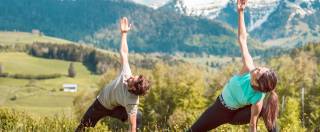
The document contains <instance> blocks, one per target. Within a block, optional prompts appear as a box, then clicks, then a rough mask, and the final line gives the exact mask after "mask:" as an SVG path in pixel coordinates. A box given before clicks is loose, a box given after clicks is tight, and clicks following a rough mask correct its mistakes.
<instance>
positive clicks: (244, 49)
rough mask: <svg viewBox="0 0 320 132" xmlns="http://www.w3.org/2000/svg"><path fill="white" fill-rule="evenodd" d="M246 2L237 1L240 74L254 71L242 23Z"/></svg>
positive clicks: (244, 26) (242, 0) (244, 27)
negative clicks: (240, 57)
mask: <svg viewBox="0 0 320 132" xmlns="http://www.w3.org/2000/svg"><path fill="white" fill-rule="evenodd" d="M246 4H247V0H237V8H238V42H239V44H240V49H241V54H242V62H243V67H242V70H241V72H240V74H243V73H246V72H248V71H250V70H253V69H254V64H253V59H252V57H251V55H250V53H249V50H248V45H247V32H246V25H245V22H244V8H245V6H246Z"/></svg>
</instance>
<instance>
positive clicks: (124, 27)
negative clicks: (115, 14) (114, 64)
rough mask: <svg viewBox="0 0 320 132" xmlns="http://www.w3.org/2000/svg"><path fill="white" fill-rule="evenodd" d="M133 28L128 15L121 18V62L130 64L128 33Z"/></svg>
mask: <svg viewBox="0 0 320 132" xmlns="http://www.w3.org/2000/svg"><path fill="white" fill-rule="evenodd" d="M130 29H131V24H130V25H129V22H128V19H127V18H126V17H124V18H121V19H120V31H121V46H120V57H121V64H122V65H125V64H128V63H129V62H128V54H129V50H128V44H127V33H128V31H130Z"/></svg>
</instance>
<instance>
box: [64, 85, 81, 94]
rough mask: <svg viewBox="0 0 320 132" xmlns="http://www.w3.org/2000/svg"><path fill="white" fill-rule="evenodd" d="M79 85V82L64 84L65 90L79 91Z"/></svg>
mask: <svg viewBox="0 0 320 132" xmlns="http://www.w3.org/2000/svg"><path fill="white" fill-rule="evenodd" d="M77 89H78V85H77V84H63V91H64V92H77Z"/></svg>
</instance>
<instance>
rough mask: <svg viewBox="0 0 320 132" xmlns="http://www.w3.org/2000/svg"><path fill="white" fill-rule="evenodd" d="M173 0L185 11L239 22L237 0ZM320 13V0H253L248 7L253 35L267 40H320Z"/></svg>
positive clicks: (215, 18) (191, 14) (284, 42)
mask: <svg viewBox="0 0 320 132" xmlns="http://www.w3.org/2000/svg"><path fill="white" fill-rule="evenodd" d="M173 4H174V7H175V10H176V11H177V12H180V13H182V14H184V15H188V16H201V17H206V18H209V19H212V20H219V21H222V22H226V23H228V24H229V25H230V26H232V27H236V26H237V12H236V0H197V1H195V0H176V1H174V3H173ZM319 17H320V0H249V1H248V5H247V10H246V22H247V26H248V31H249V32H250V35H251V36H253V37H255V38H257V39H259V40H261V41H262V42H267V43H268V42H269V40H279V41H276V42H274V41H271V42H269V43H281V44H286V43H291V44H292V42H291V40H292V41H294V44H298V43H304V42H305V40H308V41H320V18H319ZM284 40H286V41H284ZM298 40H299V41H298ZM294 44H292V45H294Z"/></svg>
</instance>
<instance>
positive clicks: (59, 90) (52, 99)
mask: <svg viewBox="0 0 320 132" xmlns="http://www.w3.org/2000/svg"><path fill="white" fill-rule="evenodd" d="M0 61H1V63H2V65H3V67H4V70H5V72H6V73H9V74H24V75H38V74H41V75H43V74H44V75H45V74H62V75H64V76H62V77H59V78H54V79H48V80H33V79H31V80H27V79H15V78H0V84H1V85H0V89H1V91H2V92H1V93H0V94H1V96H0V100H1V101H0V105H1V106H3V107H14V108H16V109H18V110H22V111H28V112H31V113H34V114H40V115H54V114H57V113H61V112H63V113H65V114H66V115H68V116H72V105H73V104H72V101H73V98H74V96H75V93H66V92H63V87H62V85H63V84H77V85H78V90H79V91H81V90H96V89H97V82H98V81H99V76H98V75H94V74H91V72H90V71H88V70H87V68H86V67H85V66H83V64H82V63H80V62H73V63H74V67H75V70H76V74H77V75H76V77H75V78H70V77H68V76H67V75H68V67H69V64H70V61H63V60H53V59H52V60H50V59H43V58H37V57H33V56H30V55H28V54H26V53H20V52H8V53H0Z"/></svg>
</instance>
